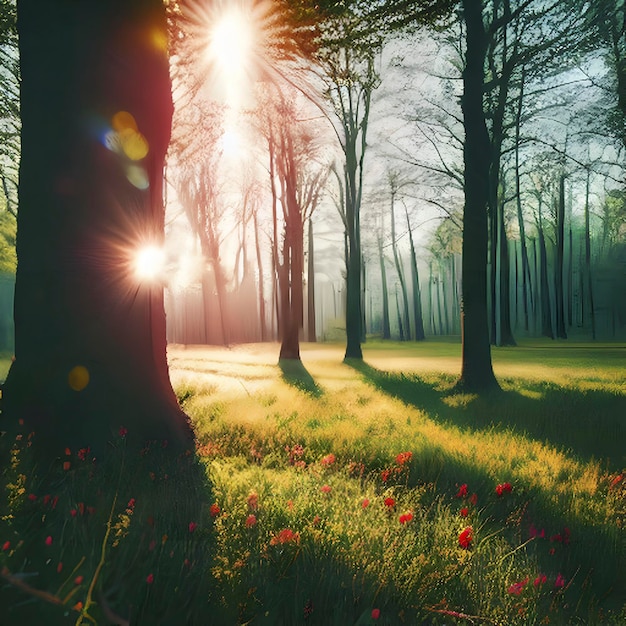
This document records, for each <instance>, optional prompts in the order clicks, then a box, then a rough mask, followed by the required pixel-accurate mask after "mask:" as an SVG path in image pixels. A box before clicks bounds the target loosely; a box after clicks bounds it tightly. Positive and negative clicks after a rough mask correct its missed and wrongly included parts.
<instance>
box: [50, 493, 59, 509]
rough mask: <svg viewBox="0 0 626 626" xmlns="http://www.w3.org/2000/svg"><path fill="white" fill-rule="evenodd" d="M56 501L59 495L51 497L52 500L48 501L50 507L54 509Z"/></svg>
mask: <svg viewBox="0 0 626 626" xmlns="http://www.w3.org/2000/svg"><path fill="white" fill-rule="evenodd" d="M58 502H59V496H54V498H52V502H51V503H50V507H51V508H52V509H56V508H57V504H58Z"/></svg>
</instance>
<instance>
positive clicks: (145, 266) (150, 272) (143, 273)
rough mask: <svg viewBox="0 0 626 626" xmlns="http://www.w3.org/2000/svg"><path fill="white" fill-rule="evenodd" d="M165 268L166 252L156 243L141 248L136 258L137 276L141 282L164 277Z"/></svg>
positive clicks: (135, 268) (135, 271) (135, 269)
mask: <svg viewBox="0 0 626 626" xmlns="http://www.w3.org/2000/svg"><path fill="white" fill-rule="evenodd" d="M164 269H165V252H164V251H163V249H162V248H160V247H158V246H154V245H148V246H144V247H143V248H140V249H139V250H138V251H137V253H136V255H135V259H134V273H135V278H136V279H137V280H139V281H140V282H154V281H156V280H158V279H159V278H161V277H162V275H163V271H164Z"/></svg>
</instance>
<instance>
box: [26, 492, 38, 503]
mask: <svg viewBox="0 0 626 626" xmlns="http://www.w3.org/2000/svg"><path fill="white" fill-rule="evenodd" d="M28 499H29V500H30V501H31V502H35V501H36V500H37V496H36V495H35V494H34V493H29V494H28Z"/></svg>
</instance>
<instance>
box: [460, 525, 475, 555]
mask: <svg viewBox="0 0 626 626" xmlns="http://www.w3.org/2000/svg"><path fill="white" fill-rule="evenodd" d="M473 539H474V534H473V531H472V527H471V526H468V527H467V528H465V529H464V530H462V531H461V533H460V534H459V545H460V546H461V548H465V549H466V550H467V549H468V548H469V547H470V544H471V543H472V540H473Z"/></svg>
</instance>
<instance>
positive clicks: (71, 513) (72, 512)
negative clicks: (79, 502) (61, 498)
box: [70, 509, 78, 517]
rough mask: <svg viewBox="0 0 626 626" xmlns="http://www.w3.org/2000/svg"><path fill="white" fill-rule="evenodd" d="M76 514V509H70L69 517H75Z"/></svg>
mask: <svg viewBox="0 0 626 626" xmlns="http://www.w3.org/2000/svg"><path fill="white" fill-rule="evenodd" d="M77 513H78V511H77V510H76V509H70V515H71V516H72V517H76V515H77Z"/></svg>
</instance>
